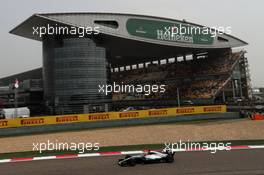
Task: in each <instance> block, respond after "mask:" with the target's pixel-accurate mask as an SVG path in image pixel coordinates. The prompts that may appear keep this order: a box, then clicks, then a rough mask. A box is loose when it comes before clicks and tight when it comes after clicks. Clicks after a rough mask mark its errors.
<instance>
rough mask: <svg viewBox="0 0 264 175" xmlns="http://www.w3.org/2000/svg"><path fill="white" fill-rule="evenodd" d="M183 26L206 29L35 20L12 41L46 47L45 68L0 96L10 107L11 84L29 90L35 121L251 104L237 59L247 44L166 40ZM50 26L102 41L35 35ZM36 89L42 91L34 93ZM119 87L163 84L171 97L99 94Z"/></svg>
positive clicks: (47, 17)
mask: <svg viewBox="0 0 264 175" xmlns="http://www.w3.org/2000/svg"><path fill="white" fill-rule="evenodd" d="M179 25H183V26H194V27H198V28H202V27H204V26H202V25H199V24H194V23H190V22H187V21H185V20H175V19H169V18H162V17H153V16H144V15H134V14H119V13H48V14H34V15H32V16H31V17H30V18H28V19H26V20H25V21H24V22H22V23H21V24H20V25H18V26H17V27H15V28H14V29H13V30H11V31H10V33H11V34H15V35H18V36H22V37H25V38H29V39H33V40H36V41H40V42H42V44H43V66H42V68H39V69H35V70H33V71H29V72H26V73H21V74H17V75H14V76H9V77H5V78H2V79H0V84H1V83H2V86H5V87H7V86H9V87H10V88H9V90H7V91H4V92H2V91H1V92H0V98H1V99H2V100H1V99H0V101H3V105H4V106H8V107H12V105H13V101H14V100H13V99H12V98H13V90H12V86H10V84H12V82H14V79H16V78H17V79H19V80H20V81H21V82H22V85H23V86H21V87H20V89H19V93H20V94H21V95H19V98H21V99H20V100H19V106H29V107H31V108H34V109H35V110H34V111H36V113H34V114H38V113H39V114H72V113H88V112H99V111H100V112H101V111H113V110H121V109H122V108H127V107H130V106H133V107H135V108H139V109H140V108H160V107H172V106H179V105H184V104H185V102H186V101H189V102H191V103H190V104H195V105H200V104H215V103H230V102H236V101H237V99H242V100H244V101H247V100H248V99H249V98H250V92H251V91H250V75H249V69H248V62H247V58H246V56H245V54H246V51H244V50H241V51H240V52H234V53H233V52H232V49H233V48H235V47H243V46H245V45H247V43H246V42H244V41H242V40H241V39H238V38H236V37H234V36H231V35H228V34H223V33H217V34H216V36H215V37H212V36H211V35H210V34H191V35H181V36H177V37H167V36H166V35H164V32H163V30H164V28H168V27H172V26H179ZM51 26H53V27H54V28H56V27H58V26H63V27H66V28H67V27H68V28H72V27H79V28H80V27H87V26H89V27H91V28H99V29H100V33H99V34H95V33H92V34H90V35H88V34H87V35H84V36H83V37H80V36H78V35H69V34H55V35H49V34H44V35H41V36H40V35H34V34H33V33H32V28H37V27H38V28H40V27H51ZM186 39H187V40H186ZM29 82H31V83H29ZM34 82H38V83H35V84H38V86H39V87H38V88H34V87H33V84H34ZM113 82H117V83H120V84H122V83H123V84H134V85H136V84H141V85H144V84H164V85H165V89H166V91H165V92H164V93H160V92H156V93H151V94H149V95H145V94H143V93H112V94H107V95H104V94H101V93H99V92H98V85H99V84H111V83H113ZM26 87H27V88H26ZM22 94H24V95H22ZM33 99H34V101H32V100H33ZM33 104H34V105H33ZM36 105H37V106H38V107H37V106H36ZM38 108H39V109H38Z"/></svg>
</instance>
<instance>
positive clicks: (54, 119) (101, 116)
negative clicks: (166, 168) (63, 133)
mask: <svg viewBox="0 0 264 175" xmlns="http://www.w3.org/2000/svg"><path fill="white" fill-rule="evenodd" d="M219 112H226V106H225V105H215V106H197V107H180V108H163V109H150V110H138V111H127V112H105V113H91V114H72V115H57V116H44V117H31V118H17V119H11V120H0V128H12V127H22V126H39V125H52V124H66V123H76V122H94V121H107V120H108V121H109V120H122V119H134V118H146V119H147V118H148V117H161V116H165V117H166V116H176V115H185V114H205V113H219Z"/></svg>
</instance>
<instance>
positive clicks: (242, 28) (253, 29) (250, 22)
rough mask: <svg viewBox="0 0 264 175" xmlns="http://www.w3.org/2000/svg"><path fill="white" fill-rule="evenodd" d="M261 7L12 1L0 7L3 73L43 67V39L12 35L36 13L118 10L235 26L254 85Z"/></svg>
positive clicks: (239, 2) (215, 0)
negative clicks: (243, 45)
mask: <svg viewBox="0 0 264 175" xmlns="http://www.w3.org/2000/svg"><path fill="white" fill-rule="evenodd" d="M263 7H264V1H263V0H251V1H250V0H233V1H230V0H221V1H219V0H154V1H151V0H131V1H129V0H8V1H5V2H2V5H1V6H0V22H1V23H0V24H1V28H0V38H1V42H0V48H1V56H0V60H1V62H0V77H4V76H7V75H11V74H15V73H20V72H23V71H26V70H30V69H34V68H37V67H40V66H41V65H42V51H41V50H42V48H41V43H40V42H37V41H33V40H29V39H25V38H22V37H19V36H15V35H11V34H9V33H8V32H9V31H10V30H11V29H12V28H14V27H15V26H16V25H18V24H19V23H21V22H22V21H24V20H25V19H27V18H28V17H29V16H31V15H32V14H33V13H52V12H53V13H54V12H118V13H135V14H145V15H154V16H163V17H169V18H175V19H186V20H187V21H190V22H194V23H199V24H202V25H206V26H231V27H232V35H234V36H236V37H238V38H241V39H243V40H245V41H246V42H248V43H249V46H247V47H246V50H247V51H248V54H247V57H248V58H249V63H250V70H251V77H252V84H253V85H254V86H264V78H263V75H264V66H263V65H264V59H263V55H264V54H263V51H264V48H263V41H264V34H263V29H264V23H263V18H264V10H263Z"/></svg>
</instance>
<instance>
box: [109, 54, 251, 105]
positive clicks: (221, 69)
mask: <svg viewBox="0 0 264 175" xmlns="http://www.w3.org/2000/svg"><path fill="white" fill-rule="evenodd" d="M244 54H245V51H240V52H237V53H232V52H231V50H227V51H225V52H221V53H220V54H212V55H210V54H207V53H203V55H201V56H199V57H197V58H193V59H190V60H183V61H178V60H177V58H173V61H172V62H166V61H165V64H149V65H148V66H147V67H146V68H143V67H142V68H138V69H132V70H127V71H126V70H124V69H123V71H117V72H112V74H111V80H112V81H113V82H119V83H127V84H152V83H156V84H165V85H166V92H165V93H163V94H161V93H155V94H151V95H144V94H131V93H130V94H122V93H115V94H113V100H114V101H118V100H175V99H177V88H178V89H179V91H180V93H179V95H180V99H182V100H193V101H196V102H197V103H200V104H204V103H208V101H211V103H215V102H216V100H219V98H220V99H221V102H222V103H225V102H226V98H227V99H233V97H240V98H242V96H240V95H241V94H246V95H247V96H246V98H249V97H248V94H247V92H246V91H247V90H246V89H244V88H242V86H243V87H245V86H244V85H245V84H246V83H247V82H242V81H239V82H238V83H237V82H236V81H237V80H236V79H235V77H234V74H235V73H236V71H237V70H239V69H240V67H241V64H240V63H241V62H244V61H245V55H244ZM153 62H155V61H153ZM118 70H120V68H119V69H118ZM245 74H246V72H244V73H242V72H241V74H240V75H242V76H246V75H245ZM239 80H240V79H239ZM235 82H236V86H237V87H233V85H234V84H235ZM246 87H247V86H246ZM234 89H235V90H234ZM243 89H244V92H240V91H243ZM230 90H231V91H232V93H231V94H230V93H228V92H229V91H230ZM225 93H226V94H227V95H225ZM230 95H231V96H230ZM243 97H244V96H243ZM198 99H199V100H198ZM218 102H219V101H218Z"/></svg>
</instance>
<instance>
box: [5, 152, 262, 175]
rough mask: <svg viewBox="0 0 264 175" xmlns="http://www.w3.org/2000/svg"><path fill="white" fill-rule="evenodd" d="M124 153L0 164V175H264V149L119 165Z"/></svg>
mask: <svg viewBox="0 0 264 175" xmlns="http://www.w3.org/2000/svg"><path fill="white" fill-rule="evenodd" d="M120 157H124V156H105V157H89V158H77V159H58V160H39V161H30V162H12V163H4V164H1V165H0V174H1V175H104V174H106V175H157V174H158V175H178V174H181V175H251V174H252V175H253V174H254V175H263V174H264V149H251V150H231V151H219V152H217V153H216V154H212V153H209V152H179V153H176V154H175V162H174V163H172V164H166V163H163V164H150V165H136V166H135V167H119V166H118V165H117V160H118V159H119V158H120Z"/></svg>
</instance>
